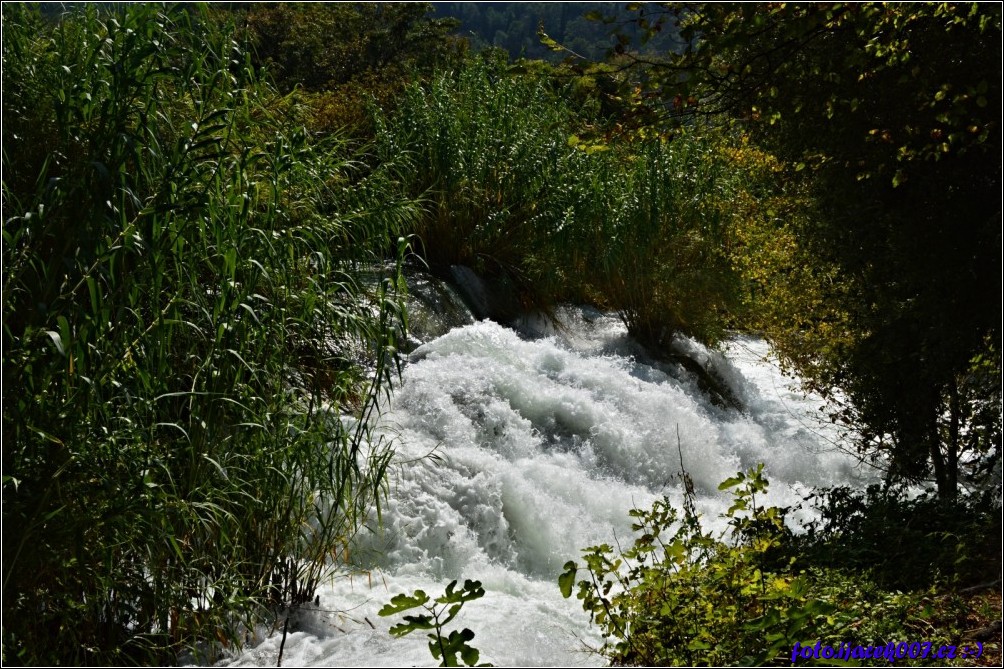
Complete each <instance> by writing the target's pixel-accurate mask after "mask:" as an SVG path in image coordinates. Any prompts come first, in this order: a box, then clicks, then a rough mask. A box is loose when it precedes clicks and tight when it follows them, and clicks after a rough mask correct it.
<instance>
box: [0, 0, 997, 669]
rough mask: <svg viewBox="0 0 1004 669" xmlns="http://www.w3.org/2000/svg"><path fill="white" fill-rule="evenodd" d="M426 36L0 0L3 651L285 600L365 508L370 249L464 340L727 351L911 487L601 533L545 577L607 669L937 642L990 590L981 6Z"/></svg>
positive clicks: (373, 385)
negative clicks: (584, 314)
mask: <svg viewBox="0 0 1004 669" xmlns="http://www.w3.org/2000/svg"><path fill="white" fill-rule="evenodd" d="M444 4H447V5H448V4H455V3H444ZM597 5H598V6H596V7H588V8H583V9H589V10H591V11H593V12H595V13H596V14H595V15H594V16H593V17H592V18H593V19H599V18H602V17H601V16H600V14H602V13H603V12H605V11H606V9H607V8H606V7H605V6H603V5H602V4H601V3H597ZM439 11H440V15H441V16H440V18H435V17H433V16H432V15H431V14H430V12H429V7H427V6H424V5H414V4H413V5H393V4H391V5H382V6H372V5H365V4H338V5H309V4H308V5H249V6H235V7H231V8H227V9H219V8H211V9H207V8H203V7H196V6H181V7H175V8H167V9H165V8H157V7H150V6H142V5H133V6H126V7H116V8H106V9H102V10H98V9H95V8H94V7H90V8H83V9H80V10H79V11H77V12H75V13H73V14H68V15H66V16H62V15H60V16H49V17H48V18H43V17H42V16H41V15H40V14H39V13H38V12H37V10H34V9H32V8H29V7H27V6H24V5H17V4H5V5H4V8H3V91H4V95H3V212H4V216H3V220H4V232H3V350H4V356H3V379H4V383H3V444H4V452H3V521H4V527H5V531H4V551H3V555H4V559H3V576H4V586H3V612H4V616H3V617H4V628H3V658H4V661H5V663H7V662H9V663H23V664H42V663H52V664H68V663H141V662H147V663H151V662H152V663H161V662H166V661H172V660H173V659H174V658H176V657H177V654H178V653H179V652H180V651H182V650H184V649H188V648H194V647H197V645H198V644H200V643H205V642H208V641H211V640H218V641H220V642H222V643H224V644H239V643H240V642H241V640H242V636H243V634H244V633H245V631H246V630H247V629H248V628H249V626H250V625H252V624H253V623H254V622H256V621H259V620H262V619H265V618H267V616H268V615H269V613H270V612H271V611H274V610H275V609H276V608H277V607H282V606H293V605H297V604H299V603H302V602H304V601H307V600H309V599H311V598H312V597H313V595H314V590H315V589H316V586H317V584H318V582H319V580H320V579H321V578H322V577H323V576H324V575H325V573H327V571H328V570H329V569H331V566H332V558H336V557H338V556H339V555H341V554H342V553H343V549H344V548H345V546H347V544H348V543H349V542H350V541H351V537H352V534H353V533H354V531H355V530H356V528H358V527H359V526H360V524H361V523H362V522H363V521H364V520H365V516H366V514H367V513H368V512H369V510H370V509H372V508H376V509H379V507H380V503H381V495H382V493H383V490H384V487H385V485H384V484H385V483H386V481H385V470H386V466H387V463H388V461H389V458H390V456H391V451H390V448H389V446H388V445H387V444H384V443H373V442H372V440H371V439H370V433H369V431H368V430H369V423H368V418H370V416H371V415H372V413H373V411H374V410H375V407H376V401H377V399H378V397H379V396H380V395H381V394H382V393H384V392H389V391H390V388H391V386H392V384H393V381H394V378H395V376H394V372H395V370H396V369H397V365H398V358H397V345H398V341H399V337H400V334H401V331H402V328H403V327H404V326H405V323H406V316H405V315H404V314H403V312H402V307H401V300H400V299H399V298H400V291H401V290H402V279H401V263H402V260H403V259H404V257H405V254H406V253H408V252H409V246H408V244H407V243H406V240H407V239H408V238H409V236H410V239H411V246H410V249H411V250H412V251H413V252H414V253H415V254H417V255H418V256H419V257H420V258H421V259H422V260H423V261H424V262H425V263H426V264H427V265H428V266H429V267H430V268H431V269H432V270H433V271H434V272H437V273H440V274H442V275H444V276H449V274H450V272H451V268H453V267H456V266H464V267H467V268H470V270H472V271H473V272H474V273H475V274H477V275H479V276H480V277H481V278H482V279H483V280H484V281H485V283H486V284H487V285H488V287H489V288H490V290H491V292H492V295H493V300H492V302H493V304H492V306H491V309H492V313H490V314H488V315H490V316H492V317H494V318H497V319H503V320H504V319H508V318H511V317H513V316H515V315H517V314H518V313H519V312H520V311H522V310H525V309H530V308H534V309H543V310H545V311H546V310H547V309H549V308H550V307H551V306H553V305H555V304H556V303H558V302H560V301H568V300H574V301H585V302H591V303H593V304H596V305H598V306H600V307H602V308H605V309H610V310H615V311H617V312H618V313H620V314H621V316H622V318H623V320H624V321H625V323H626V324H627V326H628V329H629V331H630V332H631V333H632V334H633V335H634V336H635V337H636V338H637V339H638V340H639V341H640V342H642V343H643V344H644V345H646V346H647V347H649V349H650V350H651V351H652V352H653V354H655V355H657V356H658V355H669V354H670V353H669V348H668V344H669V342H671V340H672V338H673V336H674V335H676V334H685V335H689V336H693V337H696V338H698V339H700V340H702V341H704V342H707V343H712V344H713V343H715V342H716V341H718V340H720V339H721V338H722V337H723V336H724V334H725V333H726V332H727V331H728V330H730V329H736V328H746V329H750V330H756V331H758V332H762V333H763V334H764V335H765V336H767V337H768V338H769V339H770V340H771V341H772V343H773V344H774V345H775V347H776V348H777V350H778V351H779V352H780V353H781V355H782V356H784V358H785V360H786V361H787V362H788V364H789V365H791V366H792V367H793V368H795V369H796V370H797V371H798V372H799V373H800V374H801V376H802V378H803V379H805V381H806V383H807V385H808V386H809V387H811V388H813V389H815V390H817V391H820V392H822V393H823V394H824V395H827V396H828V397H831V398H832V399H833V400H834V402H835V404H834V406H835V408H834V411H833V419H834V420H835V421H838V420H839V421H845V422H847V423H848V424H849V425H853V426H854V427H855V428H857V429H859V430H860V431H861V433H862V434H863V435H864V437H863V439H862V442H861V449H862V452H863V454H865V455H868V456H874V457H875V459H876V460H877V461H878V462H880V463H884V464H885V466H886V467H887V469H888V478H889V482H890V484H892V483H895V482H900V481H909V482H922V483H933V484H934V485H935V486H936V489H937V495H936V496H934V495H932V496H926V497H921V498H920V499H914V500H908V499H905V498H904V497H903V495H902V494H901V493H900V492H897V490H898V489H897V488H895V487H894V486H891V485H890V487H888V488H886V489H884V490H881V491H879V490H873V491H868V492H863V491H844V490H833V491H824V492H821V493H820V495H821V497H820V499H819V501H818V504H819V508H820V513H821V519H822V520H821V521H820V523H819V524H818V525H816V526H813V527H809V528H805V529H806V531H805V532H803V533H801V534H798V535H794V534H792V533H791V532H790V531H789V530H788V529H787V525H786V524H785V522H784V517H785V510H777V509H765V508H763V507H762V505H759V504H758V497H757V496H758V495H760V493H761V492H763V490H764V489H765V487H766V481H765V480H764V478H763V475H762V473H761V472H757V471H754V472H751V473H749V475H745V474H744V475H742V476H740V477H737V479H735V480H730V481H729V482H727V483H728V484H729V485H727V486H726V487H733V488H734V487H736V486H738V492H737V493H736V495H737V497H736V505H735V507H734V508H733V512H732V513H731V514H730V521H729V522H730V524H731V527H732V533H731V535H730V536H726V537H717V536H712V535H711V534H710V533H708V532H707V531H705V530H704V529H703V528H702V526H701V522H700V519H699V518H698V517H697V515H696V512H695V510H694V507H693V503H692V499H691V498H689V497H688V498H687V499H688V500H689V501H688V502H687V504H685V506H684V509H683V512H682V514H681V513H678V512H677V511H675V510H674V509H672V508H671V507H670V506H669V504H668V502H667V503H664V504H659V505H656V507H654V508H653V509H651V510H637V511H635V512H634V516H635V517H636V519H637V521H638V522H637V525H638V529H639V530H640V531H642V534H641V536H640V538H639V539H638V540H637V541H636V542H635V544H634V546H633V547H631V548H629V549H628V550H626V551H624V552H623V554H621V552H620V551H619V550H618V551H615V550H614V549H612V548H611V547H609V546H599V547H594V548H590V549H587V551H586V555H585V564H584V565H583V566H579V565H577V564H570V565H569V567H568V571H566V573H565V575H563V576H562V577H561V587H562V589H563V590H564V592H565V593H566V595H567V594H570V593H571V592H572V591H573V589H574V586H575V585H576V583H577V578H578V575H579V574H580V573H581V572H582V570H585V573H587V574H588V575H589V578H587V579H586V580H584V581H581V582H578V592H579V596H580V598H581V599H582V601H583V604H584V605H585V606H586V608H587V610H590V611H591V612H592V613H593V614H594V616H595V620H596V622H597V623H598V624H600V625H601V626H602V627H603V629H604V631H605V632H606V633H607V635H608V637H609V639H610V642H609V644H608V645H607V646H606V648H605V649H604V651H605V652H606V653H607V655H608V657H609V658H610V659H612V660H614V661H618V662H632V663H646V664H648V663H695V662H709V663H735V662H754V661H757V662H775V661H782V660H784V659H785V658H784V657H782V655H783V653H781V651H782V650H783V648H784V647H785V646H787V647H788V648H789V650H790V647H791V645H792V642H793V641H794V640H799V641H803V640H805V639H806V638H808V637H813V638H827V639H829V638H832V639H835V640H836V639H840V640H848V639H850V638H851V637H849V636H848V634H850V632H849V630H852V631H853V635H854V636H853V638H854V639H861V640H862V642H865V641H870V640H877V639H878V638H879V637H882V636H883V635H899V636H900V637H903V638H906V637H910V638H914V637H917V636H918V635H919V636H924V637H925V638H926V639H931V640H933V639H935V638H939V639H940V638H946V639H947V638H950V637H952V635H954V634H957V632H958V631H959V629H961V628H963V627H965V626H966V625H967V624H971V623H972V621H971V620H967V618H966V616H967V611H966V610H965V609H964V605H966V604H967V602H964V601H963V600H960V599H958V598H957V597H956V596H955V595H954V594H952V589H953V588H957V587H961V586H965V585H970V584H973V583H978V582H980V581H986V580H989V579H990V578H992V577H995V576H999V567H1000V546H999V543H996V542H995V541H991V539H994V538H996V537H998V536H1000V514H999V496H1000V479H999V468H1000V457H1001V358H1000V351H1001V343H1000V322H1001V313H1000V304H1001V293H1000V287H1001V286H1000V270H1001V267H1000V248H1001V241H1000V229H1001V228H1000V225H1001V218H1000V216H1001V214H1000V212H1001V209H1000V188H1001V185H1000V184H1001V166H1000V161H999V157H1000V155H999V148H1000V127H999V126H1000V118H999V109H1000V104H1001V100H1000V69H999V68H1000V42H1001V40H1000V34H1001V15H1000V9H999V7H994V6H989V5H954V4H949V5H937V6H935V5H896V6H893V5H872V4H862V5H851V6H836V5H833V6H830V5H819V6H817V5H812V6H808V5H795V6H789V5H770V6H767V5H743V6H727V5H726V6H720V5H714V6H696V5H695V6H671V7H663V6H660V5H648V4H646V5H639V6H638V7H634V8H633V9H629V10H628V11H627V13H624V14H621V15H613V16H612V18H611V20H610V21H608V22H606V23H604V22H603V21H598V20H592V21H588V20H587V19H586V18H584V17H582V16H580V15H572V14H571V13H570V12H571V11H572V9H571V7H570V6H569V5H548V6H544V5H543V4H542V3H541V6H540V7H527V8H523V9H520V8H519V7H518V6H515V5H512V6H510V3H501V4H500V5H499V6H493V7H488V6H482V7H480V8H479V7H477V6H466V5H465V6H464V7H463V8H456V11H458V12H460V15H459V18H460V19H462V20H464V21H468V22H471V23H473V24H477V25H481V24H484V25H486V26H488V27H489V28H487V29H491V27H492V26H495V25H498V26H503V25H504V26H505V27H497V28H494V30H495V34H494V35H493V37H492V38H491V39H489V38H485V42H486V43H490V42H492V41H494V43H496V44H498V45H499V46H503V47H506V48H508V49H510V50H512V51H517V52H519V51H521V50H523V49H524V46H521V45H525V44H526V43H527V40H531V41H532V42H533V44H534V49H536V48H537V45H542V47H541V49H542V50H543V49H547V50H548V51H550V52H552V53H563V54H565V55H570V58H569V60H568V61H567V62H564V63H544V62H531V61H526V60H524V61H520V62H518V63H514V62H512V60H511V59H510V58H509V57H508V56H507V55H506V54H505V53H503V52H502V51H500V50H498V49H491V48H489V49H486V50H484V51H483V52H481V53H473V52H472V50H469V49H468V45H467V43H466V41H464V40H463V39H459V38H457V37H455V36H454V35H453V34H452V33H453V32H454V31H455V30H456V29H457V25H458V24H457V22H455V21H451V20H448V19H445V18H442V15H443V14H444V12H449V11H450V8H449V7H440V10H439ZM476 11H477V12H480V14H479V16H477V17H473V18H472V16H473V13H474V12H476ZM533 12H538V13H539V14H540V16H539V18H540V19H541V20H542V21H544V23H545V26H544V30H545V32H546V33H548V35H545V36H544V37H543V40H542V41H541V39H540V38H539V37H538V36H537V35H536V30H537V20H533V21H530V20H529V19H528V18H527V17H528V16H535V15H534V14H533ZM555 12H557V13H558V14H559V15H557V16H552V15H553V14H555ZM632 12H635V13H634V14H632ZM611 13H612V14H613V12H611ZM552 19H554V20H555V21H556V25H554V26H553V27H552V26H551V25H550V24H549V23H548V22H549V21H552ZM479 22H480V23H479ZM520 22H522V24H520ZM517 24H520V25H517ZM610 29H614V30H619V31H620V32H619V33H617V32H615V33H614V34H613V35H612V36H610V33H609V30H610ZM500 32H501V33H503V34H502V35H500V34H499V33H500ZM517 35H518V39H516V36H517ZM528 36H531V37H528ZM676 36H681V37H682V38H683V40H685V41H684V42H677V41H676V40H675V38H676ZM642 43H644V49H645V50H635V48H634V47H635V46H637V45H641V44H642ZM610 45H612V46H613V49H612V51H613V53H612V54H611V58H610V59H608V60H606V61H604V62H589V61H586V60H584V59H582V58H581V56H583V55H585V56H589V57H590V58H593V59H594V60H598V59H599V57H600V55H599V54H600V52H601V51H603V50H605V49H607V48H608V47H609V46H610ZM683 45H686V48H684V46H683ZM563 50H564V51H563ZM523 52H524V53H525V54H527V55H538V54H539V53H542V51H541V52H538V51H534V50H533V49H530V48H526V49H525V51H523ZM850 72H853V73H855V74H854V76H850V75H849V74H848V73H850ZM374 268H379V269H378V270H377V271H375V270H374ZM374 277H376V278H374ZM995 472H996V473H995ZM995 476H996V479H995V478H994V477H995ZM683 484H684V487H685V488H686V479H685V476H684V481H683ZM995 504H996V505H997V506H995ZM921 521H923V523H922V522H921ZM918 525H921V526H922V527H923V529H917V526H918ZM892 536H895V537H896V539H895V540H893V539H892V538H890V537H892ZM948 536H951V537H953V539H952V540H951V541H946V540H945V539H946V537H948ZM878 544H881V545H882V546H886V545H889V546H892V547H894V548H896V550H895V551H889V550H881V551H876V545H878ZM838 545H839V546H841V547H842V549H841V551H840V560H839V561H837V560H835V559H834V555H835V553H836V551H834V549H833V547H834V546H838ZM936 549H937V550H936ZM606 583H609V584H611V585H610V586H607V585H605V584H606ZM472 587H473V586H472ZM608 587H609V588H616V595H615V596H611V595H610V592H611V590H609V589H607V588H608ZM465 588H466V586H465ZM932 588H935V589H934V590H932ZM454 594H456V593H454ZM978 594H979V593H978ZM450 596H451V594H450V591H449V590H448V592H447V595H444V597H445V598H446V599H447V600H449V597H450ZM419 599H420V598H419ZM415 601H418V600H417V599H416V600H415ZM437 601H439V600H437ZM450 602H452V600H450ZM450 602H447V601H440V603H442V604H446V603H450ZM405 603H410V604H412V605H413V606H419V605H420V604H413V603H411V602H410V600H409V602H402V603H401V606H404V604H405ZM866 605H867V607H866ZM406 608H409V607H406ZM865 608H868V609H869V610H870V613H867V614H866V613H865V612H864V609H865ZM399 610H404V609H399ZM396 611H397V610H395V612H396ZM436 621H437V622H439V623H442V621H440V620H439V618H438V617H437V618H436ZM430 624H432V623H430ZM435 628H436V630H437V634H438V633H439V631H441V624H440V625H436V626H435ZM428 629H432V628H431V627H429V628H428ZM465 632H467V630H465ZM456 634H460V633H459V632H458V633H456ZM457 639H459V640H458V641H457V644H458V645H457V647H456V649H454V650H456V652H453V651H452V650H451V651H450V657H453V655H456V653H460V652H463V649H462V648H461V647H462V646H463V648H466V646H465V645H464V644H465V643H466V641H464V639H466V640H468V641H469V640H470V639H469V638H467V637H464V639H461V637H457ZM440 641H442V637H440ZM451 648H452V647H451ZM458 649H459V650H458ZM439 650H440V653H441V655H442V657H443V658H444V661H445V658H446V655H447V653H445V652H444V648H443V647H442V646H440V647H439ZM779 653H780V654H779ZM462 657H463V656H462ZM466 657H471V658H473V657H475V656H474V655H473V654H470V653H469V651H468V655H467V656H466ZM453 659H454V661H456V659H455V657H454V658H453ZM475 661H476V660H475Z"/></svg>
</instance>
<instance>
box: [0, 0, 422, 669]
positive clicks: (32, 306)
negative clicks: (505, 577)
mask: <svg viewBox="0 0 1004 669" xmlns="http://www.w3.org/2000/svg"><path fill="white" fill-rule="evenodd" d="M232 34H234V33H233V32H232V31H231V30H230V29H229V27H227V26H222V25H220V24H218V23H217V22H215V21H214V20H212V19H211V17H210V16H209V15H208V14H207V13H206V12H205V10H203V9H197V8H191V7H189V8H180V9H172V10H164V9H161V8H157V7H152V6H141V5H134V6H128V7H126V8H124V9H123V10H122V11H119V12H115V13H114V14H107V15H99V14H98V12H97V11H96V10H95V9H93V8H90V9H87V10H86V11H85V12H84V13H82V14H78V15H75V16H68V17H64V18H63V20H61V21H60V22H59V23H58V24H57V25H54V26H47V25H45V24H43V23H42V22H41V21H40V20H39V19H38V17H37V16H35V15H34V14H33V12H32V11H31V10H29V9H26V8H25V7H24V6H21V5H4V8H3V79H4V81H3V85H4V99H3V106H4V110H3V118H4V127H3V151H4V156H3V158H4V160H3V217H4V227H3V317H4V321H3V347H4V359H3V524H4V551H3V555H4V560H3V620H4V628H3V657H4V661H5V662H9V663H25V664H49V663H51V664H71V663H72V664H81V663H139V662H157V663H160V662H167V661H171V660H172V659H173V658H174V657H175V654H176V653H177V652H178V651H179V650H181V649H183V648H186V647H190V646H192V644H194V643H196V642H197V641H198V640H199V639H206V638H213V637H214V638H218V639H220V640H221V641H223V642H225V643H239V642H240V640H241V635H242V633H243V630H244V629H246V628H247V627H248V626H249V625H251V624H253V623H254V622H255V621H257V620H259V619H261V616H263V615H266V612H267V611H268V610H269V608H270V607H273V606H275V605H277V604H278V605H283V604H285V605H289V604H296V603H298V602H302V601H304V600H306V599H309V598H311V597H312V596H313V591H314V588H315V587H316V585H317V584H318V582H319V580H320V579H322V578H323V577H324V576H325V575H326V573H327V571H328V570H329V569H330V565H331V559H332V558H333V557H336V556H337V554H338V552H339V551H340V550H341V547H343V546H344V545H345V543H346V542H347V541H348V540H349V538H350V537H351V535H352V533H353V532H354V530H355V529H356V528H357V527H358V526H359V524H360V523H361V522H362V520H363V516H364V514H365V513H366V512H367V510H368V509H369V508H371V505H372V504H373V503H377V504H379V500H380V495H381V489H382V485H383V481H384V472H385V469H386V467H387V462H388V458H389V457H390V450H389V448H388V445H387V444H384V443H374V442H372V441H371V440H370V435H369V434H368V432H367V427H366V426H367V422H366V420H365V418H366V417H367V416H368V415H369V414H370V413H372V412H373V411H374V408H375V402H376V399H377V397H378V395H379V394H380V393H381V392H382V391H383V390H385V389H387V388H388V387H389V384H390V382H391V381H392V378H393V374H394V371H395V360H396V358H395V352H396V343H397V342H396V333H397V332H398V329H397V324H398V322H399V321H400V320H401V313H400V307H399V304H400V301H399V300H398V289H399V287H400V274H399V272H398V273H396V274H394V273H392V276H390V277H389V278H388V279H386V280H384V281H383V282H381V283H380V284H379V285H377V286H375V287H374V286H370V287H367V285H366V284H364V283H363V282H362V281H361V280H360V277H361V276H362V273H361V272H360V270H361V269H362V268H363V266H364V265H367V264H369V263H370V262H371V261H372V260H373V259H374V258H377V257H378V254H379V253H381V252H382V251H384V250H385V249H386V248H388V246H390V247H392V248H393V244H394V240H396V239H397V236H398V233H399V232H400V231H401V230H402V229H404V228H405V227H406V226H407V225H410V221H411V218H412V216H413V214H414V208H413V205H412V204H411V202H409V201H407V200H403V199H400V198H394V197H392V196H388V195H387V194H388V193H389V192H391V190H392V188H391V187H390V186H388V185H387V184H388V183H390V176H389V172H388V171H389V170H390V169H391V166H389V165H388V166H385V167H383V168H380V169H377V170H368V171H366V172H365V173H364V172H363V171H361V170H360V169H358V168H357V166H356V163H355V162H353V160H352V157H351V156H350V155H348V154H347V153H346V151H344V150H343V149H341V148H340V147H339V145H338V144H337V143H335V142H332V143H330V144H329V145H326V146H323V147H319V146H316V145H314V144H312V141H311V138H310V137H309V136H308V135H307V134H306V133H305V132H304V131H303V130H302V126H301V125H300V124H298V123H297V122H296V114H297V110H296V109H295V108H293V107H292V105H291V103H290V102H288V101H285V100H283V99H282V98H279V97H277V96H276V94H275V93H274V91H272V90H271V89H269V88H268V86H267V85H266V84H264V83H263V82H262V81H260V80H259V79H258V77H257V76H256V74H255V73H254V72H253V71H252V69H251V68H250V67H249V66H248V61H247V59H246V57H245V54H244V52H243V49H242V48H241V45H240V44H238V43H236V42H234V41H233V39H232V37H231V35H232Z"/></svg>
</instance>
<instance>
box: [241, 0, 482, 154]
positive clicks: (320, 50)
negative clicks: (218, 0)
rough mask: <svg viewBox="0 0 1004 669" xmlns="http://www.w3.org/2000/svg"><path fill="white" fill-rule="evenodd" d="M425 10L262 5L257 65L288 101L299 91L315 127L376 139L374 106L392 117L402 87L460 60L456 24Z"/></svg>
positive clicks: (253, 25)
mask: <svg viewBox="0 0 1004 669" xmlns="http://www.w3.org/2000/svg"><path fill="white" fill-rule="evenodd" d="M430 10H431V5H429V4H423V3H261V4H257V3H256V4H253V5H251V6H250V7H249V8H248V9H247V10H246V12H245V23H246V27H247V34H248V36H249V39H250V41H251V43H252V45H253V52H252V53H253V58H252V62H253V63H254V65H255V66H256V67H265V68H267V70H268V71H269V73H270V75H271V76H272V77H273V78H274V80H275V84H276V86H277V87H278V88H279V90H280V91H281V92H283V93H289V92H292V91H294V90H300V91H301V94H302V95H301V97H302V98H303V100H304V101H305V103H306V104H308V105H309V107H310V109H311V114H310V119H309V120H310V122H311V126H312V127H313V128H315V129H316V130H318V131H322V132H333V131H340V130H342V129H344V128H348V129H350V130H351V131H352V132H353V133H354V134H355V135H358V136H368V137H371V136H372V133H373V126H372V114H371V113H370V112H369V107H370V106H371V105H374V104H376V105H378V106H380V107H381V108H382V109H391V108H393V106H394V104H395V103H396V99H397V96H398V95H399V94H400V92H401V90H402V89H403V88H404V86H405V85H406V84H407V83H408V82H409V81H412V80H414V79H415V78H416V77H428V76H431V75H432V73H433V71H434V70H435V69H437V68H448V67H450V66H451V65H453V64H455V63H457V62H459V61H460V60H462V58H463V57H464V55H465V53H466V42H465V41H464V40H462V39H459V38H455V37H452V36H451V35H450V33H451V32H452V31H453V30H454V29H455V28H456V25H457V22H456V21H454V20H452V19H447V18H432V17H430V16H429V12H430Z"/></svg>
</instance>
